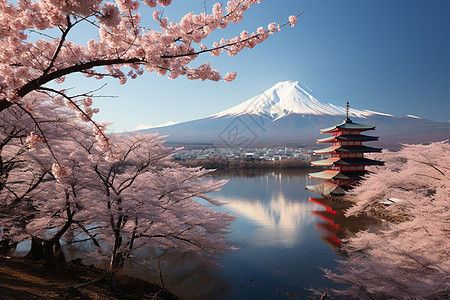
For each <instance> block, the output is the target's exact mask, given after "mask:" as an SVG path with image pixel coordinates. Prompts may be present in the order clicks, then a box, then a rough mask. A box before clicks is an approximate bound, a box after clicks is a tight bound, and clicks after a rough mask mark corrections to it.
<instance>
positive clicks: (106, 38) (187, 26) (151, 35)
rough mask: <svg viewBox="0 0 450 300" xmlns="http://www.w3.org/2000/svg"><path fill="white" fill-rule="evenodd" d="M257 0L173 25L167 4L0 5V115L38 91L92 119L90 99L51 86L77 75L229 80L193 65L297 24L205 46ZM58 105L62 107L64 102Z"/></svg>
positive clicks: (52, 0)
mask: <svg viewBox="0 0 450 300" xmlns="http://www.w3.org/2000/svg"><path fill="white" fill-rule="evenodd" d="M261 1H262V0H230V1H228V2H227V4H226V5H224V4H220V3H216V4H214V5H213V7H212V10H211V12H210V13H208V12H207V10H206V7H205V12H203V13H200V14H194V13H192V12H190V13H188V14H186V15H185V16H184V17H182V18H181V20H180V21H179V22H172V21H171V20H169V19H168V18H167V17H164V15H163V13H162V12H161V11H159V10H157V6H158V5H159V6H161V7H167V6H169V5H171V2H172V1H168V0H158V1H156V0H142V1H139V0H114V1H111V2H108V1H103V0H83V1H79V0H77V1H74V0H40V1H31V0H18V1H17V2H16V1H14V2H15V3H8V1H7V0H1V1H0V48H1V49H2V52H1V53H0V111H1V110H3V109H5V108H8V107H10V106H11V105H14V104H18V105H21V104H23V103H22V102H23V101H22V99H23V98H24V97H25V96H26V95H28V94H29V93H31V92H40V93H46V94H48V95H50V96H52V97H63V98H64V99H65V101H66V103H65V104H66V105H69V106H70V107H72V108H73V109H75V110H76V111H77V112H78V114H79V117H80V118H82V119H83V120H85V121H86V120H87V121H92V119H91V117H92V114H93V113H95V112H96V110H95V109H92V108H91V105H92V98H89V97H86V95H69V92H68V91H67V90H58V89H55V88H53V87H52V85H49V84H50V83H52V82H56V83H61V82H63V81H64V80H65V79H66V77H67V76H69V75H71V74H75V73H81V74H84V75H85V76H87V77H93V78H96V79H102V78H104V77H105V76H110V77H114V78H117V79H118V81H119V83H120V84H124V83H125V82H126V81H127V79H128V78H136V77H137V76H139V75H141V74H143V73H144V71H147V72H157V73H158V74H159V75H161V76H165V75H167V76H168V77H169V78H171V79H174V78H177V77H178V76H183V75H184V76H186V77H187V78H188V79H192V80H195V79H201V80H212V81H218V80H221V79H223V80H225V81H232V80H234V78H235V77H236V73H233V72H232V73H227V74H226V75H225V76H223V77H222V76H221V75H220V73H219V72H218V71H217V70H215V69H213V68H212V67H211V65H210V64H209V63H204V64H201V65H200V66H198V67H192V66H191V65H192V64H191V63H192V62H193V61H194V60H195V59H196V58H197V57H198V56H199V55H200V54H203V53H209V54H210V55H212V56H217V55H220V54H221V53H222V52H224V51H225V52H227V53H228V55H230V56H234V55H237V54H238V53H239V52H240V51H241V50H243V49H244V48H249V49H251V48H253V47H255V45H256V44H258V43H261V42H263V41H264V40H266V39H267V38H268V37H269V36H270V35H271V34H273V33H276V32H278V31H280V30H281V28H282V27H284V26H286V25H288V24H290V25H291V26H294V25H295V23H296V22H297V17H298V16H290V17H289V21H288V22H286V23H285V24H276V23H271V24H269V25H268V27H267V29H265V28H263V27H259V28H258V29H257V30H256V32H254V33H249V32H247V31H245V30H244V31H243V32H242V33H241V34H240V35H239V36H236V37H233V38H229V39H225V38H222V39H220V40H219V41H216V42H213V43H212V44H211V45H209V46H207V45H204V44H203V43H206V41H205V39H206V38H207V37H208V36H209V35H210V34H211V33H212V32H214V31H216V30H218V29H225V28H227V27H228V25H229V24H230V23H239V22H241V21H242V19H243V17H244V12H245V11H247V10H248V9H249V8H250V7H251V6H253V5H255V4H258V3H260V2H261ZM205 6H206V5H205ZM149 10H150V11H153V14H152V16H153V21H154V22H153V23H152V22H151V21H152V20H148V19H146V18H144V17H143V16H147V15H151V14H150V13H149ZM86 28H88V29H87V30H90V31H91V32H92V35H88V36H96V35H98V38H96V39H95V38H92V39H89V40H87V41H85V42H86V44H81V43H76V42H75V41H72V40H70V37H71V33H72V32H74V31H80V30H86ZM59 103H60V104H61V105H64V101H60V102H59ZM92 122H93V121H92ZM93 124H94V125H97V124H96V123H95V122H93ZM94 127H95V133H96V134H97V137H98V139H99V140H102V143H103V144H105V151H106V154H107V155H109V156H111V153H110V152H111V151H110V149H109V148H108V139H107V137H106V135H105V134H104V128H105V127H104V126H102V125H99V126H94ZM35 134H38V135H42V133H35ZM32 138H33V137H30V139H32ZM110 158H111V159H113V158H112V157H110Z"/></svg>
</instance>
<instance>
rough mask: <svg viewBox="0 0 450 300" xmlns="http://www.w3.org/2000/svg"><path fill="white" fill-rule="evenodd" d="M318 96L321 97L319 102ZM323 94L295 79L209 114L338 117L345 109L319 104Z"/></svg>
mask: <svg viewBox="0 0 450 300" xmlns="http://www.w3.org/2000/svg"><path fill="white" fill-rule="evenodd" d="M319 99H322V100H321V101H322V102H321V101H319ZM323 99H324V97H322V96H321V95H319V94H318V93H317V92H315V91H313V90H312V89H310V88H309V87H308V86H306V85H302V84H301V83H299V82H298V81H291V80H290V81H283V82H279V83H277V84H276V85H274V86H273V87H271V88H270V89H268V90H267V91H265V92H263V93H261V94H259V95H258V96H256V97H253V98H251V99H249V100H247V101H245V102H243V103H241V104H238V105H236V106H234V107H232V108H230V109H227V110H224V111H222V112H220V113H218V114H215V115H213V116H212V117H226V116H240V115H245V114H252V115H258V116H263V117H270V118H273V119H274V120H277V119H280V118H283V117H285V116H287V115H290V114H300V115H317V116H323V115H332V116H342V115H345V114H346V109H345V108H344V107H342V106H339V105H336V104H333V103H331V101H330V100H328V101H327V102H328V103H323V101H324V100H323ZM375 114H379V115H386V114H381V113H377V112H374V111H369V110H357V109H353V108H351V109H350V116H351V117H358V118H364V117H367V116H371V115H375Z"/></svg>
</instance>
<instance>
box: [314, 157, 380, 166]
mask: <svg viewBox="0 0 450 300" xmlns="http://www.w3.org/2000/svg"><path fill="white" fill-rule="evenodd" d="M311 165H312V166H326V167H331V166H374V165H378V166H380V165H384V163H383V162H382V161H378V160H374V159H369V158H342V157H340V156H338V157H330V158H328V159H323V160H316V161H313V162H311Z"/></svg>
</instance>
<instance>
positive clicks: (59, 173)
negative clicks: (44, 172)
mask: <svg viewBox="0 0 450 300" xmlns="http://www.w3.org/2000/svg"><path fill="white" fill-rule="evenodd" d="M52 174H53V176H55V179H56V180H57V181H59V182H64V181H65V180H66V179H67V177H69V175H70V170H69V168H67V167H64V166H61V165H60V164H59V163H54V164H53V165H52Z"/></svg>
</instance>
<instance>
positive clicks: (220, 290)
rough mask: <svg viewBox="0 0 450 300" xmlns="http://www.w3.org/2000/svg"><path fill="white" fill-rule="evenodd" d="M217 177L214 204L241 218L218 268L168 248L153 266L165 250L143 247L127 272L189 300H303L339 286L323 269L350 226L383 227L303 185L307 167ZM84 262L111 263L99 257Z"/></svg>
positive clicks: (76, 251) (74, 254)
mask: <svg viewBox="0 0 450 300" xmlns="http://www.w3.org/2000/svg"><path fill="white" fill-rule="evenodd" d="M211 176H212V177H213V178H215V179H218V180H219V179H227V180H229V181H228V183H227V184H226V185H225V186H223V188H222V190H221V191H218V192H214V193H210V194H208V195H209V196H211V197H212V198H214V199H217V200H221V201H222V202H224V203H226V204H225V205H224V206H222V207H214V209H218V210H223V211H229V212H231V214H233V215H236V216H238V218H237V219H236V221H235V222H233V224H232V227H233V228H234V230H233V231H232V232H231V233H230V234H229V235H228V236H227V240H228V242H229V244H230V245H232V246H234V247H235V248H236V250H230V251H227V252H225V253H224V254H223V255H222V256H221V257H220V258H219V261H218V263H219V264H220V266H212V265H211V264H206V263H205V262H204V261H201V260H200V259H199V258H198V257H196V256H193V255H192V254H182V255H180V254H179V253H170V252H167V253H165V254H164V255H163V256H162V258H160V259H159V262H160V266H159V267H158V263H157V262H156V261H154V260H152V261H153V263H150V266H149V265H148V264H142V263H141V262H142V259H143V258H144V259H145V258H149V257H156V256H159V255H160V254H161V253H160V252H155V251H158V250H154V249H151V248H147V249H141V250H139V251H136V253H135V254H136V256H135V259H131V260H130V261H129V263H128V265H127V266H126V267H125V272H126V273H129V274H130V275H132V276H136V277H140V278H142V279H146V280H149V281H153V282H155V283H157V284H162V285H164V287H165V288H166V289H168V290H170V291H172V292H173V293H175V294H176V295H177V296H178V297H180V298H181V299H183V300H191V299H195V300H197V299H218V300H221V299H233V300H240V299H294V298H297V297H299V298H301V299H305V298H306V297H308V296H312V295H313V294H312V293H311V292H309V291H308V290H307V288H311V287H313V288H315V289H319V290H320V288H321V287H326V288H332V287H338V285H337V284H335V283H334V282H332V281H331V280H328V279H327V278H325V277H324V276H323V272H322V270H321V269H320V268H332V269H333V268H335V267H336V266H337V265H338V263H337V262H336V260H337V259H342V257H340V256H339V254H338V253H339V246H340V240H341V239H342V238H345V237H346V236H347V235H348V233H349V232H356V231H357V230H359V229H365V228H370V227H372V226H374V225H376V226H378V225H379V224H378V221H376V220H374V219H373V218H369V217H352V218H346V217H345V216H344V215H343V212H342V211H341V210H340V209H342V208H344V207H346V206H348V205H347V204H343V203H339V202H333V201H330V200H329V199H323V198H318V197H319V195H318V194H315V193H313V192H310V191H307V190H305V186H306V185H311V184H314V179H310V178H309V177H308V171H306V170H301V169H286V170H249V169H247V170H228V171H220V172H219V171H217V172H215V173H213V174H212V175H211ZM83 247H85V249H84V250H86V251H88V252H89V251H93V250H95V249H93V246H92V245H91V244H90V243H89V244H87V245H85V246H82V245H77V246H68V245H63V248H64V250H65V254H66V258H67V259H68V260H72V259H75V258H78V257H85V255H84V254H83V253H82V251H81V252H80V250H83ZM28 248H29V241H28V242H23V243H21V244H19V246H18V249H17V250H18V254H22V255H24V254H25V253H26V252H27V251H28ZM83 262H84V263H86V264H91V263H94V264H97V265H101V264H106V263H107V262H102V261H99V260H98V259H97V258H96V256H95V255H94V256H91V257H90V258H85V259H84V260H83ZM149 267H150V268H149ZM161 278H162V279H163V280H162V282H161V280H160V279H161Z"/></svg>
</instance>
